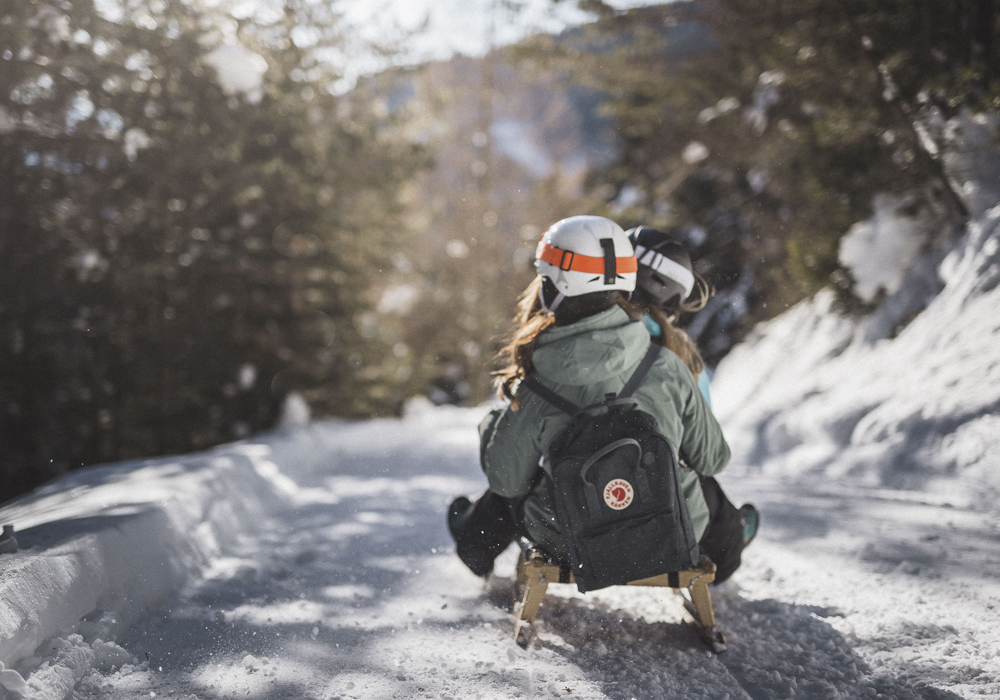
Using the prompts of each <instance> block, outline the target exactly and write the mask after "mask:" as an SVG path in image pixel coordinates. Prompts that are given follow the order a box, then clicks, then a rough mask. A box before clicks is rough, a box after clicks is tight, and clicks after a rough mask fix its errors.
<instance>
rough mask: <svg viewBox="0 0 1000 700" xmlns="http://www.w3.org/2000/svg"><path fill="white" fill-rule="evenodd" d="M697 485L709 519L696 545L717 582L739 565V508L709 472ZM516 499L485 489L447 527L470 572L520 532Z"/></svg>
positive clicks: (488, 563)
mask: <svg viewBox="0 0 1000 700" xmlns="http://www.w3.org/2000/svg"><path fill="white" fill-rule="evenodd" d="M701 489H702V491H703V492H704V494H705V502H706V503H707V504H708V515H709V520H708V527H707V528H706V530H705V534H704V535H702V538H701V541H700V542H699V543H698V546H699V548H700V549H701V551H702V552H703V553H705V554H707V555H708V556H709V557H710V558H711V560H712V561H713V562H715V565H716V567H717V570H716V573H715V582H716V583H721V582H722V581H725V580H726V579H727V578H729V577H730V576H732V575H733V572H735V571H736V569H738V568H739V566H740V556H741V554H742V553H743V523H742V522H740V513H739V511H738V510H737V509H736V506H734V505H733V504H732V503H730V501H729V499H728V498H726V495H725V494H724V493H723V492H722V487H720V486H719V482H718V481H716V480H715V479H714V478H712V477H710V476H709V477H702V479H701ZM520 500H521V499H510V498H504V497H503V496H498V495H497V494H495V493H493V492H492V491H489V490H487V491H486V493H484V494H483V495H482V496H480V497H479V499H478V500H477V501H475V502H473V503H472V504H471V505H469V506H468V507H467V508H466V509H465V511H464V512H462V513H460V514H458V517H457V518H456V519H455V522H454V526H452V527H449V529H450V530H451V536H452V537H453V538H454V539H455V547H456V550H457V552H458V556H459V558H460V559H461V560H462V561H463V562H464V563H465V565H466V566H468V567H469V569H471V570H472V573H474V574H476V575H477V576H485V575H487V574H488V573H490V572H491V571H493V560H494V559H496V558H497V556H498V555H499V554H500V553H501V552H502V551H503V550H505V549H507V547H508V545H510V543H511V542H513V541H514V540H516V539H517V538H518V537H519V536H520V535H522V534H524V533H523V532H522V531H521V523H520V522H519V520H518V517H517V516H515V513H514V510H515V508H517V507H518V506H519V505H520ZM518 510H519V508H518ZM517 515H518V516H519V513H518V514H517Z"/></svg>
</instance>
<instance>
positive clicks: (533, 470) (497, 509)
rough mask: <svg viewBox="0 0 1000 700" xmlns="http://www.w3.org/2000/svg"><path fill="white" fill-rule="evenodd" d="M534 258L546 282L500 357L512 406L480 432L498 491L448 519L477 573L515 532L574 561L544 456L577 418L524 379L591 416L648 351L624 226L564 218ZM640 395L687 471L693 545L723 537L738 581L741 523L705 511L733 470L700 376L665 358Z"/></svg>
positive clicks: (535, 288) (533, 292) (460, 503)
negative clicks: (633, 304) (589, 410)
mask: <svg viewBox="0 0 1000 700" xmlns="http://www.w3.org/2000/svg"><path fill="white" fill-rule="evenodd" d="M536 258H537V261H536V266H537V268H538V273H539V276H538V277H537V278H536V280H535V282H533V283H532V285H530V286H529V288H528V290H527V291H526V292H525V295H524V296H523V298H522V302H521V309H520V314H519V318H518V325H517V328H516V329H515V332H514V334H513V338H512V340H511V342H510V344H509V345H508V346H507V347H506V348H505V350H504V353H503V357H504V359H505V360H506V362H507V366H506V367H505V368H504V369H502V370H501V371H500V372H498V373H497V374H498V379H499V388H500V390H501V395H502V396H503V397H504V398H506V399H508V400H509V403H508V405H507V406H505V407H504V408H502V409H496V410H494V411H492V412H491V413H490V414H489V416H488V417H487V418H486V419H485V420H484V421H483V423H482V425H481V426H480V436H481V460H482V466H483V470H484V471H485V473H486V476H487V478H488V480H489V483H490V489H489V490H488V491H487V492H486V493H485V494H484V495H483V496H482V497H481V498H480V499H479V500H478V501H477V502H476V503H472V502H470V501H469V500H468V499H466V498H464V497H460V498H458V499H456V500H455V501H454V502H453V503H452V506H451V508H450V509H449V516H448V523H449V529H450V530H451V532H452V535H453V536H454V537H455V540H456V544H457V550H458V554H459V556H460V557H461V558H462V560H463V561H464V562H465V563H466V564H467V565H468V566H469V568H470V569H472V570H473V572H475V573H477V574H479V575H484V574H487V573H489V572H490V571H491V570H492V566H493V559H494V558H495V557H496V555H497V554H498V553H499V552H500V551H502V550H503V549H504V548H505V547H506V546H507V545H508V544H509V543H510V541H512V540H513V539H514V538H515V537H516V536H517V535H518V534H521V535H527V536H528V537H530V538H531V539H533V540H534V541H535V542H536V543H537V544H538V545H539V546H541V547H542V548H543V549H544V550H546V551H547V552H548V553H549V554H550V555H551V556H553V557H554V558H555V559H557V560H560V561H562V562H566V561H567V559H566V556H567V549H566V545H565V543H564V540H563V536H562V533H560V531H559V528H558V525H557V523H556V518H555V511H554V508H553V503H552V499H551V495H550V488H549V487H550V479H551V465H550V464H549V463H548V459H547V458H546V457H545V453H546V451H547V448H548V447H549V445H550V444H551V443H552V441H553V440H554V439H555V438H556V436H558V435H559V434H560V433H561V432H562V431H563V430H564V429H565V427H566V426H567V424H568V423H569V420H570V417H569V416H568V415H567V414H566V413H564V412H562V411H560V410H559V409H558V408H556V407H555V406H553V405H552V404H551V403H549V402H547V401H545V400H544V399H542V398H541V397H539V396H537V395H535V394H533V393H532V392H531V391H529V390H527V388H526V387H523V386H519V384H520V382H521V380H522V379H523V378H524V377H526V376H528V375H529V373H530V374H531V375H532V376H534V377H535V378H537V380H538V381H540V382H541V383H542V384H544V386H546V387H548V388H549V389H551V390H553V391H555V392H556V393H557V394H559V395H560V396H562V397H564V398H565V399H567V400H569V401H570V402H572V403H574V404H576V405H578V406H584V405H587V404H590V403H594V402H596V401H600V400H602V399H603V398H604V397H605V395H606V394H609V393H618V392H620V391H621V389H622V387H623V386H624V385H625V382H626V381H627V380H628V379H629V377H631V375H632V373H633V372H634V370H635V369H636V367H637V366H638V364H639V362H640V360H641V359H642V358H643V356H644V355H645V353H646V351H647V349H648V348H649V346H650V336H649V333H648V332H647V330H646V328H645V326H644V325H643V323H642V322H641V320H639V317H637V318H632V317H630V316H629V314H628V313H626V311H625V310H624V309H625V308H630V306H629V304H628V303H627V300H626V298H625V297H624V296H623V293H626V294H630V293H631V291H632V290H633V289H634V288H635V277H636V274H635V273H636V271H637V269H638V264H637V261H636V259H635V256H634V253H633V249H632V245H631V243H630V242H629V241H628V238H627V236H626V235H625V233H624V231H623V230H622V229H621V228H620V227H618V226H617V224H615V223H614V222H611V221H609V220H607V219H603V218H601V217H571V218H570V219H564V220H563V221H560V222H557V223H556V224H554V225H553V226H552V227H550V229H549V230H548V231H546V233H545V234H544V235H543V238H542V241H541V242H540V243H539V246H538V251H537V252H536ZM634 396H635V399H636V400H637V402H638V407H639V408H640V409H642V410H644V411H646V412H647V413H649V414H651V415H652V416H653V417H654V418H655V419H656V422H657V424H658V427H659V429H660V432H662V434H663V435H664V436H665V437H666V438H667V440H668V441H669V442H670V444H671V446H672V448H673V450H674V451H675V457H678V458H680V459H681V460H682V462H683V464H685V465H686V466H684V467H682V468H681V471H680V473H681V485H682V490H683V492H684V496H685V500H686V502H687V505H688V510H689V512H690V515H691V521H692V524H693V526H694V530H695V536H696V538H699V539H702V538H703V537H705V536H706V534H711V535H712V537H715V538H716V539H718V537H719V536H720V533H722V539H723V540H724V546H722V547H721V548H720V547H716V548H715V549H716V551H717V552H720V553H723V554H725V553H726V552H730V553H732V554H733V556H731V557H730V559H732V561H731V562H728V563H727V566H728V573H731V571H733V570H735V568H736V567H737V566H738V565H739V551H740V549H741V548H742V547H741V546H740V543H741V541H742V539H741V537H742V535H741V532H738V530H739V524H738V523H736V525H735V528H734V526H733V523H730V522H726V523H722V524H721V525H724V527H721V529H720V527H717V526H718V525H720V523H716V522H715V514H716V510H715V509H713V507H712V506H713V504H712V503H708V504H707V503H706V501H705V498H704V496H703V494H702V488H701V485H700V482H699V474H701V475H703V476H707V475H711V474H715V473H718V472H719V471H721V470H722V469H723V468H724V467H725V464H726V462H727V461H728V459H729V448H728V446H727V445H726V442H725V439H724V438H723V435H722V430H721V428H720V427H719V425H718V423H717V422H716V420H715V418H714V416H713V415H712V413H711V411H710V410H709V408H708V405H707V404H706V402H705V399H704V398H703V397H702V395H701V393H700V392H699V390H698V386H697V382H696V380H695V377H694V375H693V374H692V373H691V371H690V370H689V369H688V367H687V366H686V365H685V364H684V362H682V361H681V359H680V358H678V357H677V355H675V354H674V353H672V352H670V351H669V350H666V349H665V350H663V351H661V352H660V353H659V356H658V357H657V359H656V361H655V363H654V365H653V366H652V368H651V369H650V370H649V372H648V373H647V374H646V376H645V377H644V378H643V380H642V382H641V384H640V385H639V387H638V389H637V391H636V392H635V394H634ZM709 530H714V531H713V532H712V533H709ZM716 563H717V564H718V563H720V562H716ZM721 568H722V567H720V569H721ZM728 573H727V575H728ZM722 578H724V577H720V580H721V579H722Z"/></svg>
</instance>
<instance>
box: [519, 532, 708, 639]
mask: <svg viewBox="0 0 1000 700" xmlns="http://www.w3.org/2000/svg"><path fill="white" fill-rule="evenodd" d="M520 544H521V556H520V557H518V560H517V584H516V588H515V599H514V615H515V622H514V639H515V641H516V642H517V643H518V644H519V645H520V646H522V647H524V646H527V645H528V642H529V641H531V636H532V626H531V623H532V622H534V620H535V615H537V614H538V608H539V607H540V606H541V604H542V600H543V599H544V598H545V592H546V590H547V589H548V587H549V584H550V583H575V581H574V579H573V572H572V571H570V569H569V567H566V566H562V567H560V566H559V564H555V563H553V562H551V561H549V560H548V558H546V556H545V555H544V554H543V553H542V552H541V551H539V550H538V549H537V548H535V547H534V546H533V545H531V543H528V542H521V543H520ZM714 580H715V563H714V562H713V561H712V560H711V559H709V558H708V557H706V556H704V555H702V557H701V560H700V561H699V562H698V568H697V569H688V570H685V571H674V572H671V573H668V574H661V575H660V576H653V577H651V578H644V579H640V580H638V581H629V583H628V585H629V586H651V587H657V588H672V589H674V592H675V593H678V594H680V595H682V596H683V594H682V593H681V591H682V590H683V589H687V591H688V594H689V595H690V600H688V599H687V598H685V599H684V607H685V609H686V610H687V611H688V613H689V614H690V615H691V617H692V618H693V622H694V625H695V627H696V628H697V629H698V633H699V635H700V636H701V638H702V640H703V641H704V642H705V644H707V645H708V647H709V649H711V650H712V651H713V652H715V653H716V654H718V653H721V652H723V651H725V650H726V640H725V638H724V637H723V636H722V632H721V631H720V630H719V628H718V627H716V625H715V613H714V612H713V611H712V596H711V594H710V593H709V591H708V584H709V583H711V582H712V581H714Z"/></svg>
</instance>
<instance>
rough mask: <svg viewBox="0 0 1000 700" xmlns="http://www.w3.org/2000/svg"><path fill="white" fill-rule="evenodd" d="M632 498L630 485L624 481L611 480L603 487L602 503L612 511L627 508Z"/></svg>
mask: <svg viewBox="0 0 1000 700" xmlns="http://www.w3.org/2000/svg"><path fill="white" fill-rule="evenodd" d="M633 497H634V493H633V491H632V484H630V483H628V482H627V481H625V479H612V480H611V481H609V482H608V483H607V486H605V487H604V502H605V503H607V504H608V507H609V508H612V509H614V510H622V509H624V508H628V507H629V506H630V505H631V504H632V498H633Z"/></svg>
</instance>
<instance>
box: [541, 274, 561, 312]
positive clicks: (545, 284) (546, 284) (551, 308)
mask: <svg viewBox="0 0 1000 700" xmlns="http://www.w3.org/2000/svg"><path fill="white" fill-rule="evenodd" d="M553 292H555V294H553ZM565 298H566V297H565V296H564V295H563V293H562V292H560V291H559V290H558V289H557V288H556V285H555V283H554V282H553V281H552V280H550V279H549V278H548V277H543V278H542V284H541V286H539V287H538V300H539V301H540V302H542V308H543V309H545V310H546V311H548V312H550V313H555V312H556V309H558V308H559V305H560V304H562V302H563V299H565ZM550 299H551V301H550Z"/></svg>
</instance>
